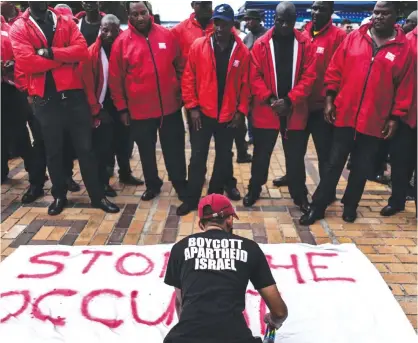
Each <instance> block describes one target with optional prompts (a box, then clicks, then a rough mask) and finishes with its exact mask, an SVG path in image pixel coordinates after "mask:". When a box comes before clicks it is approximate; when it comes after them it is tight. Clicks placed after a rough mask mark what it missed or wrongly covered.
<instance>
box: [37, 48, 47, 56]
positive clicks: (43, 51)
mask: <svg viewBox="0 0 418 343" xmlns="http://www.w3.org/2000/svg"><path fill="white" fill-rule="evenodd" d="M38 54H39V56H45V55H46V51H45V49H40V50H39V53H38Z"/></svg>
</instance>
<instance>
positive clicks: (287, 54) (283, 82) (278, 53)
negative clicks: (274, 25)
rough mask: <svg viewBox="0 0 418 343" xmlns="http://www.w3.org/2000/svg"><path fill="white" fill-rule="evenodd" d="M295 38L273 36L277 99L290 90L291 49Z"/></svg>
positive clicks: (291, 71) (291, 73) (292, 36)
mask: <svg viewBox="0 0 418 343" xmlns="http://www.w3.org/2000/svg"><path fill="white" fill-rule="evenodd" d="M294 41H295V36H294V35H290V36H289V37H282V36H279V35H273V45H274V55H275V59H276V61H275V62H276V77H277V91H278V94H277V95H278V96H279V98H284V97H285V96H287V94H288V93H289V92H290V91H291V89H292V75H293V58H297V56H293V47H294Z"/></svg>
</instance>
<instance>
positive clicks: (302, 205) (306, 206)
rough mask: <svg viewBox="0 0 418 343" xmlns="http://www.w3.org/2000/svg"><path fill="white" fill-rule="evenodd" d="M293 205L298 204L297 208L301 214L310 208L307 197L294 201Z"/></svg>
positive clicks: (307, 211)
mask: <svg viewBox="0 0 418 343" xmlns="http://www.w3.org/2000/svg"><path fill="white" fill-rule="evenodd" d="M295 205H296V206H299V209H300V211H301V212H302V213H303V214H306V213H309V211H310V210H311V204H310V203H309V201H308V199H304V200H303V201H301V202H297V203H295Z"/></svg>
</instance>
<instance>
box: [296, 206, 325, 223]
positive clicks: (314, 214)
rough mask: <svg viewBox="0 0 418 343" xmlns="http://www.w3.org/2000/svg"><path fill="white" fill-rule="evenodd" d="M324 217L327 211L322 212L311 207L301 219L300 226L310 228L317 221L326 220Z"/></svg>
mask: <svg viewBox="0 0 418 343" xmlns="http://www.w3.org/2000/svg"><path fill="white" fill-rule="evenodd" d="M324 217H325V211H320V210H319V209H317V208H315V207H311V209H310V211H309V212H308V213H306V214H304V215H303V216H302V217H301V218H300V219H299V224H300V225H304V226H309V225H312V224H314V223H315V222H316V221H317V220H321V219H324Z"/></svg>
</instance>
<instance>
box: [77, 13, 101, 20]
mask: <svg viewBox="0 0 418 343" xmlns="http://www.w3.org/2000/svg"><path fill="white" fill-rule="evenodd" d="M99 14H100V16H101V17H104V16H105V15H106V13H104V12H99ZM86 15H87V13H86V11H81V12H78V13H77V14H76V15H75V17H76V18H77V19H82V18H84V17H85V16H86Z"/></svg>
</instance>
